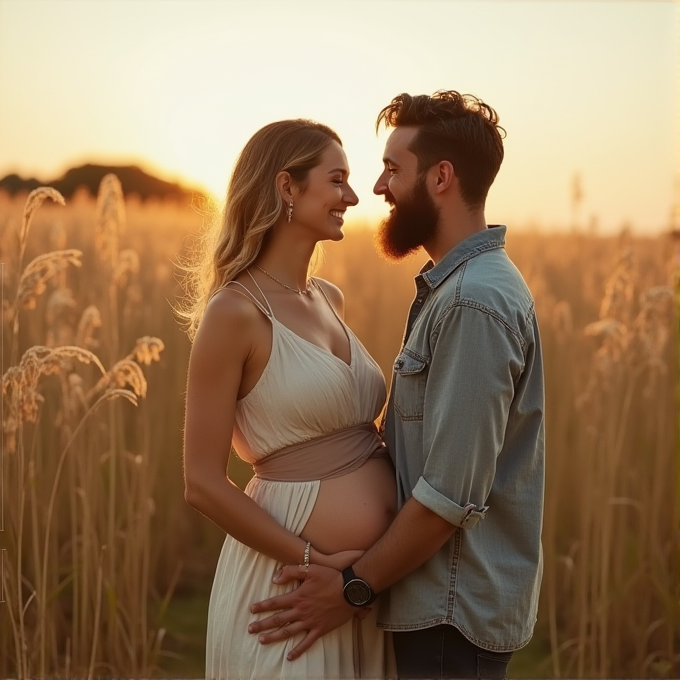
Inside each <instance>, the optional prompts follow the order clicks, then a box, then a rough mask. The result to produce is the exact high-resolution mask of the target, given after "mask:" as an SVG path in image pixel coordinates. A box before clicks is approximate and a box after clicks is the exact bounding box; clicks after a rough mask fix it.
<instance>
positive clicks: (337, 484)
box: [301, 458, 397, 554]
mask: <svg viewBox="0 0 680 680" xmlns="http://www.w3.org/2000/svg"><path fill="white" fill-rule="evenodd" d="M396 506H397V491H396V485H395V479H394V469H393V468H392V465H391V463H390V462H389V460H388V459H386V458H369V460H368V461H366V463H364V465H362V466H361V467H360V468H359V469H358V470H354V472H350V473H349V474H347V475H343V476H342V477H336V478H334V479H327V480H323V481H322V482H321V484H320V487H319V495H318V497H317V500H316V504H315V505H314V510H313V511H312V514H311V516H310V518H309V520H308V521H307V524H306V525H305V528H304V530H303V531H302V534H301V536H302V538H304V539H305V540H306V541H309V542H310V543H311V544H312V545H313V546H314V548H316V550H319V551H320V552H322V553H326V554H332V553H337V552H340V551H343V550H367V549H368V548H370V547H371V546H372V545H373V544H374V543H375V542H376V541H377V540H378V539H379V538H380V537H381V536H382V535H383V534H384V533H385V531H386V530H387V528H388V527H389V526H390V524H391V523H392V520H393V519H394V516H395V514H396Z"/></svg>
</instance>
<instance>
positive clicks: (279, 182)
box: [276, 170, 293, 205]
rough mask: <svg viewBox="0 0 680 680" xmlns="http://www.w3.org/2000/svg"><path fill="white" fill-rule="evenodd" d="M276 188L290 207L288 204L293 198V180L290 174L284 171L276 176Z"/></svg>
mask: <svg viewBox="0 0 680 680" xmlns="http://www.w3.org/2000/svg"><path fill="white" fill-rule="evenodd" d="M276 188H277V190H278V192H279V195H280V196H281V198H282V200H283V202H284V203H285V204H286V205H288V202H289V201H290V200H291V199H292V198H293V179H292V177H291V176H290V173H289V172H287V171H286V170H282V171H281V172H280V173H279V174H278V175H276Z"/></svg>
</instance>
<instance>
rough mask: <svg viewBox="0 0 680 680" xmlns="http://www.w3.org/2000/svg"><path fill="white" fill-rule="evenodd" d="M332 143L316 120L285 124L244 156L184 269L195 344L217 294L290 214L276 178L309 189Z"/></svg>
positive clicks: (272, 127) (186, 318) (183, 315)
mask: <svg viewBox="0 0 680 680" xmlns="http://www.w3.org/2000/svg"><path fill="white" fill-rule="evenodd" d="M333 141H336V142H337V143H338V144H340V145H342V142H341V141H340V138H339V137H338V135H337V134H336V133H335V132H334V131H333V130H331V129H330V128H329V127H327V126H325V125H322V124H321V123H316V122H314V121H311V120H303V119H297V120H281V121H278V122H276V123H270V124H269V125H265V127H263V128H262V129H260V130H258V131H257V132H256V133H255V134H254V135H253V136H252V137H251V138H250V139H249V140H248V143H247V144H246V145H245V147H244V148H243V151H241V154H240V155H239V157H238V160H237V161H236V165H235V166H234V170H233V172H232V175H231V179H230V181H229V188H228V190H227V197H226V201H225V206H224V210H223V211H222V213H221V214H218V216H217V217H216V219H213V220H212V221H209V224H208V228H207V229H206V230H205V232H204V233H203V235H202V238H201V239H200V242H199V244H198V247H197V248H195V250H194V253H193V256H191V257H190V258H189V260H190V261H189V262H188V263H187V264H186V265H185V266H183V269H184V271H185V272H186V276H185V279H184V287H185V290H186V293H187V295H186V297H185V299H184V303H183V305H182V306H181V307H180V308H179V309H178V310H177V314H178V316H179V317H180V319H181V320H182V321H183V322H184V324H185V326H186V330H187V333H188V334H189V337H190V338H191V339H193V338H194V336H195V335H196V331H197V329H198V325H199V323H200V321H201V319H202V318H203V314H204V313H205V309H206V306H207V304H208V301H209V300H210V298H211V296H212V294H213V293H214V292H215V291H216V290H218V289H219V288H221V287H223V286H224V285H225V284H226V283H227V282H228V281H233V280H234V279H235V278H236V277H237V276H238V275H239V274H240V273H241V272H242V271H244V270H245V269H247V268H248V267H249V266H250V265H251V264H252V263H253V262H254V261H255V259H256V258H257V256H258V254H259V253H260V250H261V249H262V245H263V243H264V242H265V238H266V236H267V233H268V232H269V230H270V229H271V227H273V226H274V224H275V223H276V222H277V220H279V218H280V217H281V216H282V214H284V213H285V210H286V207H287V206H286V205H285V203H284V202H283V201H282V199H281V195H280V194H279V192H278V189H277V186H276V176H277V175H278V174H279V173H280V172H282V171H286V172H288V173H289V174H290V176H291V178H292V179H293V181H294V182H295V183H296V184H297V185H298V186H301V187H302V188H303V190H304V186H305V183H306V180H307V176H308V174H309V171H310V170H311V169H312V168H314V167H316V166H317V165H318V164H319V163H320V161H321V155H322V154H323V152H324V151H325V149H326V147H327V146H328V145H329V144H330V143H331V142H333Z"/></svg>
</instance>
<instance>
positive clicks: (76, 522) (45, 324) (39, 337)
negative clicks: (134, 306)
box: [0, 175, 163, 678]
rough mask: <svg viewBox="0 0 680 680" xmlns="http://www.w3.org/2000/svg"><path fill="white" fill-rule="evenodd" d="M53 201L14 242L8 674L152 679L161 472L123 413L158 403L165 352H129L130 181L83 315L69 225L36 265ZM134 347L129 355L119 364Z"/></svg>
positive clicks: (29, 205) (110, 208)
mask: <svg viewBox="0 0 680 680" xmlns="http://www.w3.org/2000/svg"><path fill="white" fill-rule="evenodd" d="M46 199H51V200H53V201H55V202H57V203H60V204H62V205H63V204H64V200H63V198H62V197H61V195H60V194H59V193H58V192H56V191H54V190H53V189H49V188H41V189H37V190H35V191H33V192H32V193H31V194H30V195H29V196H28V199H27V201H26V204H25V207H24V210H23V216H22V220H21V226H20V229H19V230H18V233H17V232H13V230H12V228H11V225H9V224H6V225H5V229H4V230H3V243H2V256H3V257H2V259H3V261H4V267H3V276H4V280H3V290H4V292H5V299H3V329H5V328H11V333H8V334H7V335H8V338H7V342H8V345H9V347H8V348H7V349H8V350H9V351H8V353H7V356H9V357H10V365H9V367H8V368H6V370H4V373H3V376H2V395H3V404H2V406H3V408H2V423H3V451H2V453H3V457H2V458H3V459H2V463H3V489H4V499H5V508H4V510H5V511H4V514H3V524H4V525H3V527H2V528H3V530H4V532H5V535H4V538H5V541H4V543H5V545H4V559H3V571H2V575H1V576H2V595H3V600H4V606H3V611H2V618H3V626H2V629H1V632H0V672H1V673H3V675H5V674H11V675H16V676H18V677H20V678H28V677H47V676H51V675H54V674H56V673H64V674H67V675H81V676H87V677H93V676H94V675H95V674H97V675H99V674H102V673H107V674H109V673H116V672H120V669H127V670H128V672H130V673H132V674H134V675H138V674H144V673H148V672H152V671H153V669H154V667H155V664H156V661H157V658H158V653H159V651H160V645H161V643H162V638H163V631H162V630H155V629H153V628H151V627H150V625H149V623H150V617H149V615H148V612H147V607H148V602H149V599H150V594H151V593H152V589H151V588H150V586H149V583H148V577H149V573H150V566H151V565H150V560H151V555H150V551H149V541H148V535H149V524H150V517H151V514H152V512H153V507H154V506H153V486H154V483H155V468H154V466H153V464H151V462H150V460H149V455H148V448H147V447H144V446H143V445H142V446H141V447H139V449H138V452H137V453H135V452H134V450H133V448H132V445H134V443H135V442H134V441H133V439H134V438H133V437H132V436H131V434H132V431H133V430H134V431H139V432H140V433H143V431H144V428H143V427H141V428H140V427H139V426H135V419H134V414H133V413H132V412H131V411H130V410H129V409H125V408H124V407H123V404H121V403H120V402H121V401H123V402H126V403H127V402H129V404H132V405H133V406H136V405H137V404H138V400H139V399H142V398H143V397H145V396H146V392H147V380H146V377H145V375H144V372H143V371H142V369H141V367H140V364H144V365H149V364H151V363H152V362H154V361H158V360H159V359H160V352H161V351H162V350H163V342H162V341H161V340H160V339H159V338H157V337H151V336H143V337H140V338H139V339H137V340H136V342H134V343H133V344H132V345H130V344H128V343H127V342H126V345H122V343H121V342H120V333H119V323H120V321H119V307H120V305H121V302H124V301H125V300H126V299H127V297H128V296H129V294H130V292H131V290H133V283H132V282H133V279H134V276H135V274H136V269H135V261H136V258H135V257H131V255H130V253H128V252H126V251H122V252H121V251H119V249H118V238H119V234H120V232H121V231H122V230H123V228H124V212H125V205H124V201H123V197H122V192H121V190H120V184H119V182H118V180H117V178H116V177H115V176H113V175H109V176H107V177H106V178H104V180H103V182H102V186H101V189H100V192H99V197H98V204H97V208H96V221H95V225H94V233H95V238H94V255H95V259H96V264H95V266H96V268H97V271H98V273H97V276H96V277H93V278H92V279H91V280H90V285H89V291H88V293H89V294H87V295H85V296H83V298H84V299H85V300H86V302H85V303H83V304H82V305H81V304H79V302H78V301H77V300H76V298H75V297H74V294H73V290H72V287H71V286H70V283H69V282H70V279H71V277H70V274H71V272H70V271H69V270H70V269H71V268H73V267H77V268H80V267H81V266H82V265H83V252H82V251H81V250H79V249H76V248H69V249H65V248H63V242H64V240H65V239H64V235H63V234H61V233H60V230H59V228H58V225H55V227H56V230H55V231H54V232H53V234H52V243H51V244H50V245H51V246H52V247H55V249H54V250H50V251H49V252H46V253H42V254H39V255H37V256H36V257H34V258H33V259H32V260H31V261H30V262H29V263H28V264H26V265H25V266H24V259H25V256H26V253H27V251H28V250H29V240H30V237H31V224H32V221H33V218H34V215H35V214H36V212H37V211H38V209H39V208H40V206H41V204H42V203H43V202H44V201H45V200H46ZM13 237H16V239H14V238H13ZM13 241H14V242H13ZM35 315H39V317H42V319H40V320H37V323H36V320H35V319H34V318H33V317H34V316H35ZM32 321H33V323H31V322H32ZM3 341H5V336H4V335H3ZM122 346H126V348H127V351H128V354H127V355H126V356H124V357H122V358H119V359H118V360H116V357H118V356H119V352H120V348H121V347H122ZM4 350H5V346H4V344H3V351H4ZM100 356H101V357H104V359H103V361H102V360H101V359H100ZM105 365H108V366H110V368H108V369H107V368H105ZM4 368H5V367H4V366H3V369H4Z"/></svg>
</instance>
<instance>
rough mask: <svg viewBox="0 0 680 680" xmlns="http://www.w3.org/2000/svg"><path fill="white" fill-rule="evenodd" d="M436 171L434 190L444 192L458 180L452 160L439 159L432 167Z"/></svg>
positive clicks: (438, 192) (437, 192)
mask: <svg viewBox="0 0 680 680" xmlns="http://www.w3.org/2000/svg"><path fill="white" fill-rule="evenodd" d="M432 172H433V173H434V192H435V193H436V194H442V193H444V192H446V191H448V189H450V188H451V186H453V184H455V183H457V182H458V178H457V177H456V171H455V170H454V169H453V164H452V163H451V162H450V161H439V163H437V164H436V165H435V166H433V168H432Z"/></svg>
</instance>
